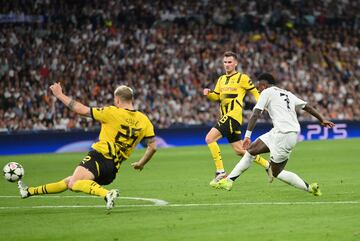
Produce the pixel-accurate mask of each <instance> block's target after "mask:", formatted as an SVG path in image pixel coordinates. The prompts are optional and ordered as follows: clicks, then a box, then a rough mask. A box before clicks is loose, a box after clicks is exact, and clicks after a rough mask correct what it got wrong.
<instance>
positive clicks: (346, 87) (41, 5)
mask: <svg viewBox="0 0 360 241" xmlns="http://www.w3.org/2000/svg"><path fill="white" fill-rule="evenodd" d="M359 12H360V10H359V5H358V4H357V2H356V1H346V0H344V1H334V0H325V1H315V0H313V1H311V0H310V1H301V0H276V1H259V0H258V1H245V0H239V1H230V0H221V1H217V0H216V1H208V0H202V1H183V0H173V1H161V0H155V1H146V0H134V1H130V0H128V1H125V0H124V1H91V2H89V1H84V0H83V1H66V0H57V1H48V0H27V1H21V0H16V1H6V2H2V7H1V9H0V26H1V27H0V89H1V90H2V95H1V98H0V130H1V131H16V130H44V129H66V130H68V129H72V128H97V127H98V126H97V125H96V124H95V123H94V122H93V121H92V120H91V119H84V118H79V117H77V116H75V115H74V114H73V113H71V111H69V110H68V108H66V107H65V106H64V105H62V104H60V103H59V102H56V101H55V100H54V98H53V97H52V96H51V94H50V92H49V86H50V84H51V83H53V82H61V83H62V85H63V87H64V89H65V93H66V94H68V95H70V96H73V97H74V98H76V99H77V100H79V101H81V102H82V103H87V104H88V105H90V106H102V105H109V104H112V101H113V91H114V89H115V87H116V86H117V85H119V84H126V85H129V86H131V87H132V88H133V89H134V90H135V93H136V101H135V106H136V108H137V109H138V110H141V111H143V112H145V113H147V114H148V115H149V117H150V118H151V121H152V122H153V124H154V125H155V126H156V127H158V128H166V127H174V126H187V125H211V124H212V123H213V121H215V120H216V119H217V115H218V108H217V104H215V103H210V102H209V101H208V100H207V99H206V98H205V97H204V96H203V95H202V89H203V88H204V87H213V85H214V84H215V83H216V80H217V77H218V76H219V75H221V74H222V73H223V72H224V70H223V67H222V54H223V52H224V51H226V50H232V51H234V52H237V53H238V55H239V58H240V60H239V66H238V71H240V72H243V73H247V74H249V75H250V76H251V77H252V78H254V77H255V76H256V74H258V73H259V72H263V71H267V72H271V73H273V74H274V75H275V76H276V77H277V79H278V80H279V81H280V83H279V85H280V86H281V87H284V88H286V89H289V90H290V91H292V92H294V93H297V94H298V95H299V96H301V97H302V98H303V99H305V100H307V101H309V102H311V103H312V104H313V105H315V106H317V108H318V109H319V110H320V112H321V113H322V114H324V115H325V116H329V117H330V118H332V119H342V120H343V119H347V120H360V108H358V106H360V94H359V89H360V82H359V80H360V78H359V77H360V51H359V48H360V40H359V27H360V16H359ZM253 104H254V100H252V99H250V98H248V99H246V103H245V111H244V115H245V117H244V120H245V122H246V120H247V119H248V118H249V115H250V112H251V108H252V106H253ZM303 118H304V119H302V120H310V118H311V117H310V116H306V115H305V117H303Z"/></svg>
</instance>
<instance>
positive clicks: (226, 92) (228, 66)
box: [203, 51, 272, 186]
mask: <svg viewBox="0 0 360 241" xmlns="http://www.w3.org/2000/svg"><path fill="white" fill-rule="evenodd" d="M223 64H224V69H225V72H226V74H224V75H221V76H220V77H219V79H218V81H217V83H216V86H215V89H214V90H211V89H207V88H206V89H204V90H203V94H204V95H205V96H207V97H208V99H210V100H211V101H216V102H219V103H220V114H221V116H220V119H219V120H218V122H217V124H216V125H215V126H214V127H213V128H211V130H210V131H209V132H208V133H207V135H206V137H205V141H206V143H207V145H208V147H209V149H210V152H211V155H212V157H213V159H214V162H215V167H216V172H215V178H214V179H213V180H212V181H211V182H210V186H214V185H216V183H217V182H218V181H219V180H220V179H222V178H223V177H224V176H226V172H225V169H224V164H223V161H222V157H221V152H220V147H219V145H218V144H217V141H218V140H219V139H221V138H222V137H226V138H227V140H228V142H229V143H230V144H231V146H232V148H233V149H234V151H235V153H236V154H237V155H241V156H242V155H244V154H245V149H244V148H243V145H242V139H241V131H240V128H241V124H242V109H243V99H244V97H245V95H246V93H247V92H250V93H251V94H252V95H253V96H254V97H255V99H256V101H257V100H258V99H259V92H258V90H257V89H256V88H255V86H254V84H253V83H252V82H251V79H250V78H249V76H248V75H246V74H241V73H239V72H237V71H236V66H237V64H238V61H237V56H236V54H235V53H234V52H230V51H228V52H225V53H224V58H223ZM255 162H256V163H258V164H260V165H261V166H263V167H264V168H265V169H266V170H267V172H268V174H269V177H270V180H271V179H272V175H271V173H270V169H269V163H268V161H267V160H265V159H264V158H262V157H261V156H259V155H258V156H256V158H255Z"/></svg>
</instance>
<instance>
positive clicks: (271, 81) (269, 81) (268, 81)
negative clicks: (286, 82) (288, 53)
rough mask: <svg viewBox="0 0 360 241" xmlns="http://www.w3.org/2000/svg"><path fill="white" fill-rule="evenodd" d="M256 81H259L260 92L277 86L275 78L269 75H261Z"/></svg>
mask: <svg viewBox="0 0 360 241" xmlns="http://www.w3.org/2000/svg"><path fill="white" fill-rule="evenodd" d="M256 79H257V89H258V90H259V92H261V91H263V90H264V89H266V88H268V87H270V86H272V85H275V84H276V81H275V78H274V76H272V74H269V73H261V74H259V75H258V76H257V78H256Z"/></svg>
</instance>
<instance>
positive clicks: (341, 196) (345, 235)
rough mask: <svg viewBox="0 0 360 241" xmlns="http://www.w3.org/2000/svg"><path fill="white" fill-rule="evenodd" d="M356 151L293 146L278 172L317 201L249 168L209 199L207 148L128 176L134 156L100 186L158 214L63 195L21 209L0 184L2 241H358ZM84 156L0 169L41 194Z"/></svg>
mask: <svg viewBox="0 0 360 241" xmlns="http://www.w3.org/2000/svg"><path fill="white" fill-rule="evenodd" d="M359 145H360V139H351V140H331V141H317V142H302V143H299V144H298V145H297V147H296V149H295V150H294V152H293V153H292V156H291V159H290V162H289V163H288V165H287V169H288V170H292V171H295V172H296V173H297V174H298V175H299V176H301V177H302V178H304V179H305V180H307V181H308V182H312V181H317V182H319V183H320V186H321V189H322V192H323V196H321V197H314V196H312V195H311V194H308V193H305V192H304V191H301V190H297V189H295V188H293V187H291V186H288V185H287V184H284V183H282V182H280V181H278V180H275V182H274V183H272V184H268V183H267V178H266V174H265V172H264V170H262V168H261V167H259V166H257V165H256V164H254V165H253V166H252V168H250V169H249V170H248V171H247V172H246V173H245V174H244V175H243V176H241V177H240V178H239V179H238V180H237V182H236V183H235V185H234V188H233V190H232V191H231V192H226V191H220V190H213V189H211V188H210V187H209V186H208V183H209V181H210V179H211V178H212V176H213V163H212V160H211V157H210V154H209V151H208V149H207V147H206V146H199V147H187V148H171V149H170V148H169V149H160V150H159V151H158V152H157V153H156V156H155V157H154V159H153V160H152V161H151V162H150V163H149V165H148V166H146V168H145V169H144V170H143V171H142V172H138V171H135V170H132V169H131V167H130V163H131V162H132V161H135V160H137V158H139V157H140V156H141V154H142V152H143V150H136V152H135V153H134V154H133V156H132V157H131V158H130V159H129V160H128V161H127V162H125V163H124V164H123V166H122V167H121V171H120V172H119V173H118V177H117V179H116V181H115V182H114V183H112V184H111V185H109V188H119V189H120V190H121V196H122V197H142V198H155V199H161V200H165V201H167V202H169V204H168V205H167V206H154V205H153V204H152V203H151V202H149V201H144V200H132V199H119V200H118V202H117V206H116V207H115V208H114V209H113V210H112V212H111V213H110V214H108V213H107V212H106V211H105V207H104V205H105V203H104V201H103V200H102V199H100V198H91V197H90V196H87V195H86V194H79V193H72V192H70V191H66V192H64V193H61V194H56V195H55V196H50V197H49V196H48V197H31V198H29V199H25V200H21V199H20V198H19V197H17V195H18V191H17V188H16V184H14V183H9V182H7V181H5V180H0V187H1V188H0V220H1V225H0V233H1V240H7V241H10V240H16V241H19V240H36V241H39V240H74V241H81V240H86V241H88V240H99V241H100V240H101V241H104V240H112V241H116V240H118V241H120V240H126V241H132V240H139V241H140V240H141V241H144V240H149V241H151V240H154V241H155V240H156V241H159V240H166V241H172V240H174V241H175V240H196V241H198V240H200V241H201V240H206V241H209V240H259V241H260V240H261V241H264V240H273V241H279V240H287V241H288V240H299V241H305V240H317V241H321V240H342V241H345V240H346V241H351V240H360V228H359V227H360V188H359V186H360V179H359V178H358V175H359V173H360V162H359V158H358V155H357V150H358V147H359ZM221 149H222V151H223V159H224V160H225V161H224V162H225V166H226V168H227V169H228V171H230V169H231V168H232V167H233V166H234V165H235V164H236V163H237V161H238V160H239V158H238V157H236V156H235V155H234V154H233V152H232V150H231V149H230V147H229V146H228V145H222V146H221ZM83 156H84V153H73V154H43V155H22V156H0V164H1V165H2V166H3V165H5V163H7V162H9V161H17V162H20V163H21V164H22V165H23V166H24V168H25V172H26V173H25V178H24V180H25V182H26V183H28V184H30V185H40V184H43V183H44V182H45V183H46V182H53V181H57V180H59V179H61V178H63V177H65V176H68V175H69V174H71V173H72V171H73V169H74V167H75V166H76V165H77V163H78V162H79V161H80V160H81V159H82V157H83ZM15 196H16V197H15ZM79 196H80V197H79ZM74 206H78V207H74Z"/></svg>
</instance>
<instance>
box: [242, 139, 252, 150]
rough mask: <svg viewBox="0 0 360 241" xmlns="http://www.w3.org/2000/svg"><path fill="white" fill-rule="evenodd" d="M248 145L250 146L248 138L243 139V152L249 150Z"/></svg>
mask: <svg viewBox="0 0 360 241" xmlns="http://www.w3.org/2000/svg"><path fill="white" fill-rule="evenodd" d="M250 144H251V140H250V138H249V137H245V139H244V141H243V148H244V149H245V150H247V149H248V148H249V146H250Z"/></svg>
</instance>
